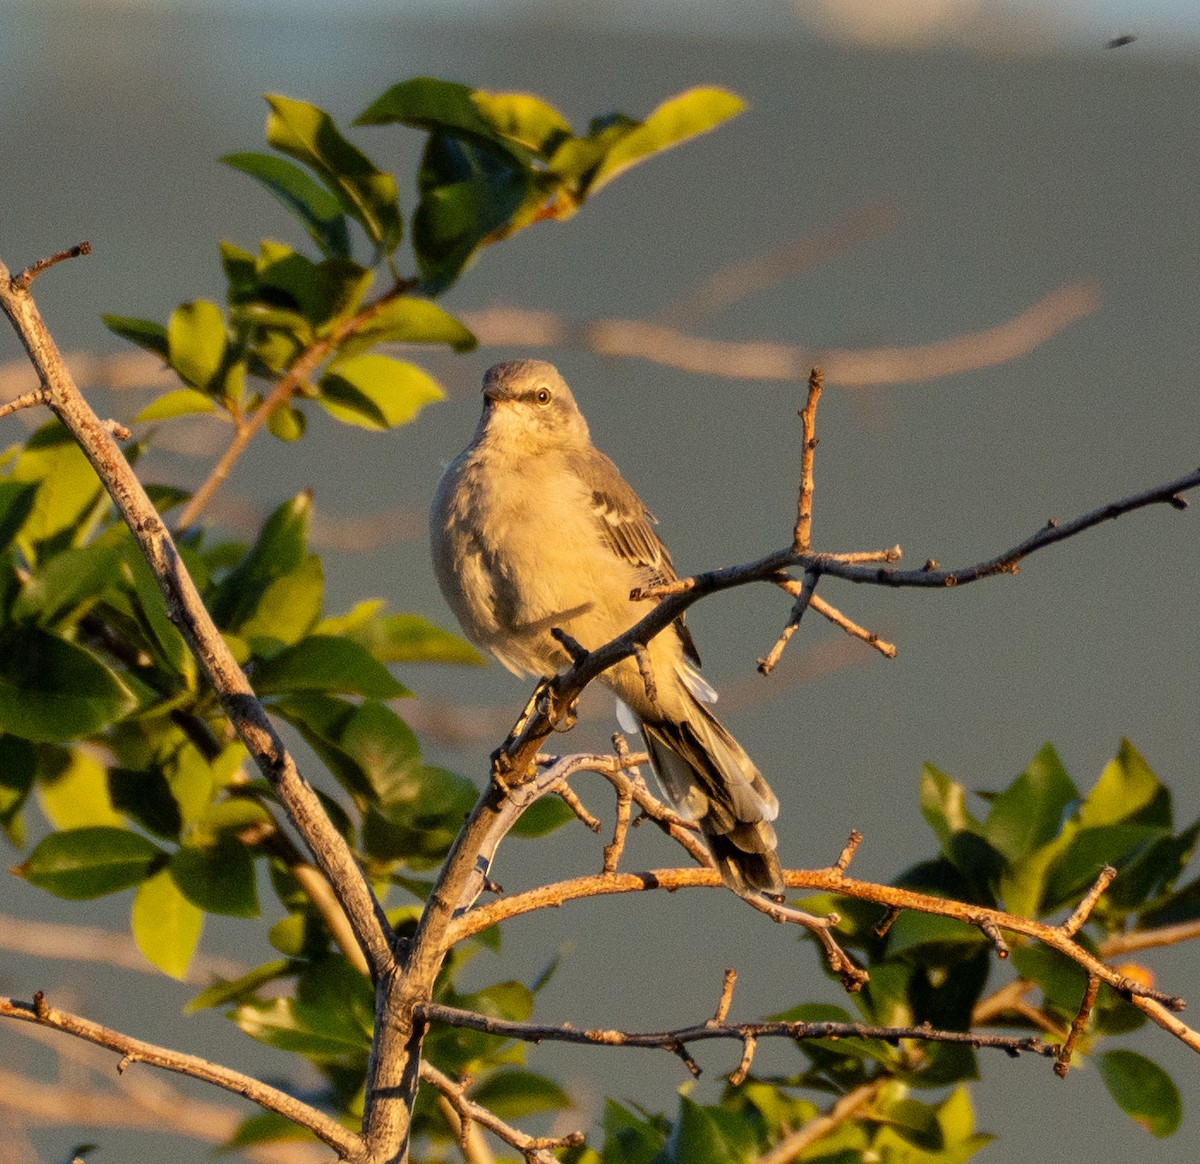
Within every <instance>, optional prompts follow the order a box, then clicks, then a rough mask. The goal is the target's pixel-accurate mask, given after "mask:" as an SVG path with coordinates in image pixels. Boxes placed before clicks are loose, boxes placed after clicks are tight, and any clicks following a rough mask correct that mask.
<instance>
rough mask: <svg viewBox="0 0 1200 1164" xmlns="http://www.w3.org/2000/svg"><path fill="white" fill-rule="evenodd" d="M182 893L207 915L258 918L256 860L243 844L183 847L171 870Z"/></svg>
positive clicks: (227, 842) (170, 866) (231, 841)
mask: <svg viewBox="0 0 1200 1164" xmlns="http://www.w3.org/2000/svg"><path fill="white" fill-rule="evenodd" d="M168 868H169V870H170V874H171V878H172V880H173V881H174V882H175V884H176V886H177V887H178V888H179V891H180V892H181V893H182V894H183V896H184V897H186V898H187V899H188V901H190V902H191V903H192V904H193V905H195V906H197V907H199V908H200V909H202V910H205V911H206V912H208V913H220V914H225V915H227V916H228V917H257V916H258V914H259V908H258V890H257V887H256V885H255V874H254V860H253V858H252V857H251V855H250V851H249V850H248V849H247V848H246V846H245V845H243V844H242V843H241V842H240V841H236V840H233V839H230V840H228V841H226V842H224V843H222V844H218V845H214V846H212V847H211V848H210V847H207V846H205V847H202V846H198V845H182V846H180V848H179V849H178V850H176V852H175V853H174V854H172V856H171V863H170V865H169V866H168Z"/></svg>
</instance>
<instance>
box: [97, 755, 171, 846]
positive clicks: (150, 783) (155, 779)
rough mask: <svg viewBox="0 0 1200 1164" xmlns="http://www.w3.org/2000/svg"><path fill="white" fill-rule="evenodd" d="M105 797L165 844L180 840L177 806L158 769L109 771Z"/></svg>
mask: <svg viewBox="0 0 1200 1164" xmlns="http://www.w3.org/2000/svg"><path fill="white" fill-rule="evenodd" d="M107 776H108V794H109V796H110V797H111V798H112V804H113V807H114V808H115V809H117V810H118V811H120V812H123V813H125V814H126V815H128V816H130V817H131V818H132V819H133V820H135V821H137V823H138V824H140V825H141V826H142V827H143V828H144V829H147V830H148V831H149V832H152V833H154V835H155V836H158V837H162V838H163V839H164V840H168V841H174V840H178V839H179V830H180V829H181V828H182V827H183V817H182V816H181V815H180V812H179V802H178V801H177V800H176V799H175V796H174V794H173V793H172V792H171V786H170V785H169V784H168V783H167V778H166V777H165V776H164V775H163V772H162V769H160V768H138V769H133V768H110V769H109V770H108V773H107Z"/></svg>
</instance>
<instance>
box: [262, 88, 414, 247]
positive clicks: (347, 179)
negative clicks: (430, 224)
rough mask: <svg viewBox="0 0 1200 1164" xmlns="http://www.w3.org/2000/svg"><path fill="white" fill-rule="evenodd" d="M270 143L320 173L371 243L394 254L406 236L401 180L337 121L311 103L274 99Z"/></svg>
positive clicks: (271, 101) (269, 122) (271, 99)
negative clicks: (378, 164)
mask: <svg viewBox="0 0 1200 1164" xmlns="http://www.w3.org/2000/svg"><path fill="white" fill-rule="evenodd" d="M267 103H268V104H269V105H270V107H271V113H270V115H269V116H268V118H267V141H268V142H269V143H270V144H271V145H272V146H274V147H275V149H277V150H279V151H280V152H281V153H285V154H290V155H291V156H292V157H294V158H296V159H297V160H298V161H301V162H303V163H304V164H305V165H307V166H309V167H310V168H311V169H312V170H314V171H315V172H316V173H317V174H318V176H319V177H320V178H321V180H322V181H323V182H324V183H325V184H326V186H328V187H329V189H330V190H331V191H332V192H333V193H334V194H336V195H337V196H338V198H339V199H340V200H341V202H342V204H343V206H344V207H345V208H346V210H347V211H348V212H349V213H350V214H351V215H352V216H353V217H354V218H356V219H357V220H358V221H359V222H360V223H361V224H362V226H363V229H364V230H365V231H366V232H367V236H368V237H369V238H370V240H371V241H372V242H373V243H375V244H376V246H377V247H378V248H379V249H380V250H381V251H383V252H384V253H390V252H391V251H393V250H394V249H395V248H396V247H397V246H398V245H399V243H400V240H401V238H402V237H403V219H402V218H401V215H400V202H399V195H398V192H397V189H396V179H395V178H393V177H392V175H391V174H385V173H383V172H382V171H380V170H378V169H377V168H376V167H375V164H374V163H373V162H372V161H371V160H370V159H369V158H368V157H367V156H366V154H364V153H363V152H362V151H361V150H359V149H358V148H357V147H356V146H353V145H351V144H350V142H348V141H347V140H346V138H345V137H343V136H342V134H341V132H340V131H339V130H338V128H337V125H336V124H335V123H334V120H333V118H332V117H330V116H329V114H328V113H326V112H325V111H324V110H323V109H318V108H317V106H315V105H311V104H309V103H308V102H306V101H296V100H293V99H292V98H290V97H283V96H280V95H278V94H269V95H268V96H267Z"/></svg>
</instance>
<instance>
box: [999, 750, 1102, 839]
mask: <svg viewBox="0 0 1200 1164" xmlns="http://www.w3.org/2000/svg"><path fill="white" fill-rule="evenodd" d="M1078 796H1079V791H1078V789H1077V788H1076V787H1075V785H1074V783H1073V782H1072V781H1071V778H1070V777H1069V776H1068V775H1067V773H1066V771H1065V770H1064V769H1063V766H1062V762H1061V761H1060V760H1059V758H1058V754H1057V753H1056V752H1055V751H1054V749H1053V748H1052V747H1051V746H1050V745H1049V744H1047V745H1046V746H1045V747H1044V748H1042V750H1041V751H1040V752H1039V753H1038V754H1037V756H1035V757H1034V759H1033V762H1032V763H1031V764H1030V765H1029V767H1028V768H1026V769H1025V771H1024V772H1023V773H1022V774H1021V775H1020V776H1018V777H1017V779H1016V780H1014V781H1013V782H1012V784H1010V785H1009V786H1008V788H1006V789H1005V790H1004V791H1003V792H1002V793H1000V795H999V796H997V797H996V799H995V800H993V801H992V809H991V812H990V813H989V814H988V818H987V824H986V825H985V826H984V835H985V836H986V838H987V840H988V842H989V843H990V844H991V845H992V846H994V847H995V848H997V849H999V850H1000V852H1001V853H1003V854H1004V856H1005V857H1007V858H1008V859H1009V860H1010V861H1019V860H1021V859H1022V858H1023V857H1025V856H1027V855H1028V854H1029V853H1031V852H1033V850H1034V849H1037V848H1039V847H1040V846H1042V845H1044V844H1046V843H1047V842H1049V841H1050V840H1052V839H1053V838H1054V837H1055V836H1056V835H1057V833H1058V831H1059V829H1060V827H1061V826H1062V823H1063V820H1064V817H1065V815H1066V812H1067V810H1068V808H1069V807H1070V805H1071V804H1072V803H1074V801H1075V800H1076V799H1077V798H1078Z"/></svg>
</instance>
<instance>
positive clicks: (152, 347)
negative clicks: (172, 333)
mask: <svg viewBox="0 0 1200 1164" xmlns="http://www.w3.org/2000/svg"><path fill="white" fill-rule="evenodd" d="M100 320H101V322H102V323H103V324H104V326H105V327H106V328H108V330H109V331H111V332H112V333H113V334H114V335H119V336H120V337H121V338H122V339H124V340H128V341H129V342H130V343H131V344H137V346H138V347H139V348H144V349H145V350H146V351H148V352H151V353H152V354H154V355H156V356H161V357H162V359H163V360H166V359H167V358H168V353H169V343H168V340H167V329H166V328H165V327H163V325H162V324H161V323H155V322H154V320H152V319H135V318H133V317H132V316H128V315H102V316H100Z"/></svg>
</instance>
